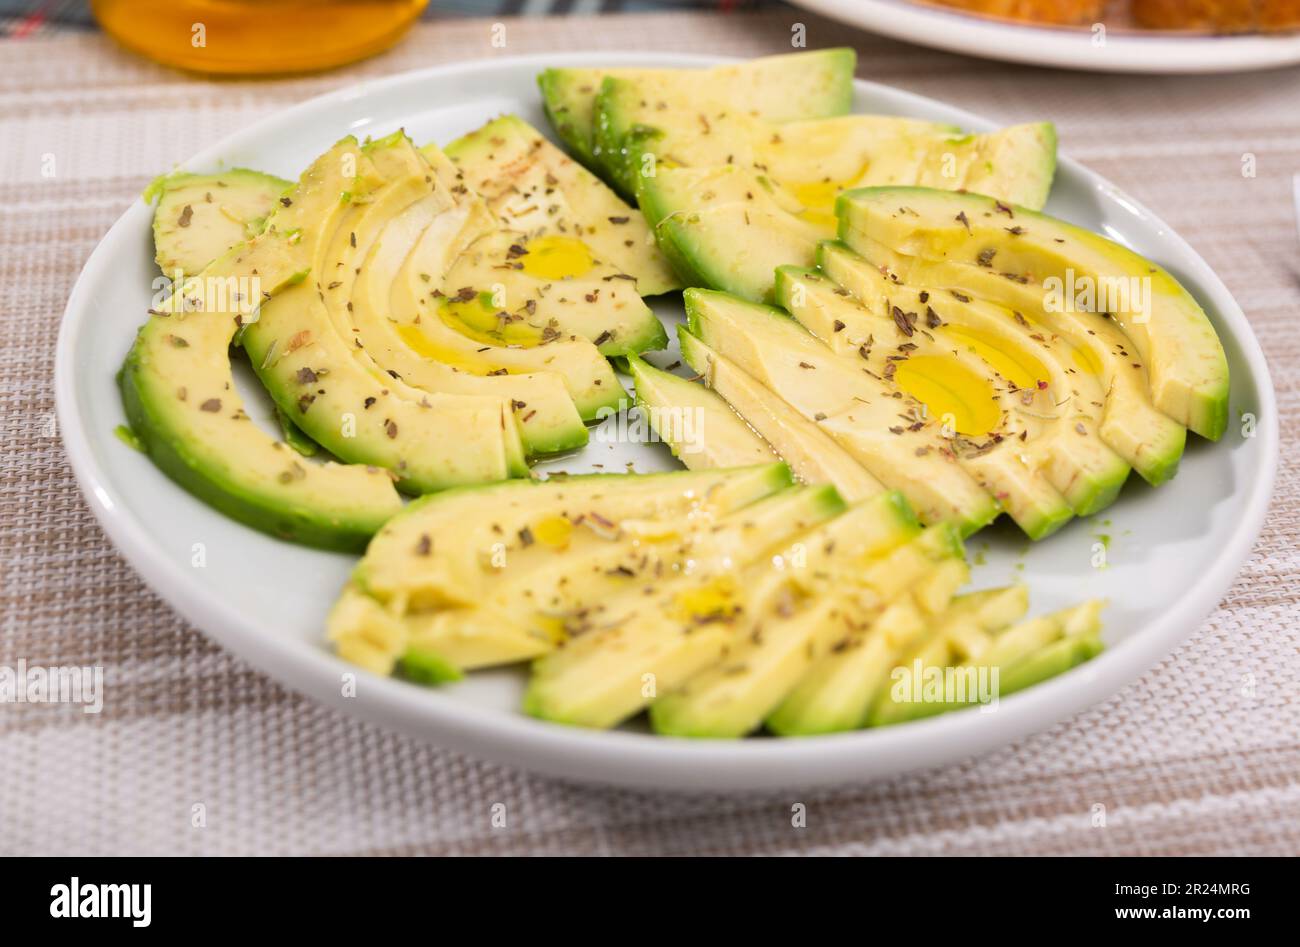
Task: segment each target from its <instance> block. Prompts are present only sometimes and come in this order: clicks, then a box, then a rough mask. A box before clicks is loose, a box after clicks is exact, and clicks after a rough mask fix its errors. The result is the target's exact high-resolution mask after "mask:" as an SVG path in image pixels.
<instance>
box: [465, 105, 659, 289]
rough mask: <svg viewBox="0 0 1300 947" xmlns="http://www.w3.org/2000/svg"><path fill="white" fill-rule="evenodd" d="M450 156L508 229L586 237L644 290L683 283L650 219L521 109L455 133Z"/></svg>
mask: <svg viewBox="0 0 1300 947" xmlns="http://www.w3.org/2000/svg"><path fill="white" fill-rule="evenodd" d="M446 154H447V157H448V158H450V159H451V160H452V161H453V162H454V163H455V165H456V167H457V169H458V170H459V171H460V172H461V174H462V175H463V176H464V183H465V185H466V186H468V187H469V188H470V189H471V190H473V191H475V192H477V193H478V194H480V195H481V196H482V197H483V199H484V200H485V201H487V204H488V207H489V208H490V209H491V210H492V212H493V213H494V214H495V215H496V216H497V219H498V220H499V221H500V222H501V223H502V224H503V225H504V226H506V227H509V228H511V229H514V230H525V231H527V232H528V233H529V234H530V235H532V237H533V239H538V238H542V237H546V236H548V235H553V234H555V233H560V234H575V235H581V240H582V242H583V243H585V244H586V245H587V246H588V247H590V248H591V251H592V254H593V255H594V256H595V257H597V258H598V259H600V260H604V261H606V262H608V263H611V264H613V265H614V266H615V267H617V268H618V269H619V270H620V271H621V272H623V273H624V274H626V275H627V276H630V277H631V278H632V279H633V280H634V281H635V286H636V291H637V292H638V293H640V294H641V295H642V296H657V295H659V294H660V293H666V292H670V291H672V290H675V289H681V282H680V281H679V280H678V279H677V276H676V274H675V273H673V271H672V268H671V267H670V266H669V265H668V261H667V260H666V259H664V256H663V254H662V253H660V252H659V248H658V247H657V246H656V245H655V240H654V235H653V234H652V233H651V232H650V228H649V226H648V225H647V224H646V221H645V217H644V216H643V215H642V214H641V211H639V210H637V209H636V208H635V207H629V206H628V205H627V204H626V203H624V202H623V200H622V199H621V198H620V197H619V196H618V195H617V194H615V193H614V192H613V191H611V190H610V189H609V188H608V187H606V186H605V184H604V182H602V181H601V180H600V179H599V178H597V177H596V176H595V175H593V174H592V173H591V172H590V171H588V170H587V169H586V168H584V167H582V166H581V165H579V164H577V163H576V162H574V161H573V159H572V158H570V157H568V155H566V154H564V152H562V151H561V150H560V149H559V148H556V147H555V146H554V145H552V144H551V143H550V142H549V141H547V140H546V138H545V137H543V135H542V133H541V132H539V131H538V130H537V129H535V128H533V127H532V126H531V125H529V124H528V123H527V122H525V121H524V120H523V119H522V118H520V117H519V116H517V115H503V116H502V117H500V118H498V119H495V120H493V121H491V122H488V123H487V124H486V125H484V126H483V127H482V128H480V129H478V130H477V131H472V132H470V133H469V134H468V135H465V136H463V137H461V138H458V139H456V140H455V141H453V142H452V143H451V144H450V145H448V146H447V150H446Z"/></svg>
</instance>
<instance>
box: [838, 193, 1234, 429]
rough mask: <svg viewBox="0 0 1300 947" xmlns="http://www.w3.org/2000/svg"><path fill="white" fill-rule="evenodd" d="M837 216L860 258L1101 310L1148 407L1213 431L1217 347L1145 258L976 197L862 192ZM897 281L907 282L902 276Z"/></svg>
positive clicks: (1017, 303) (996, 298) (1209, 329)
mask: <svg viewBox="0 0 1300 947" xmlns="http://www.w3.org/2000/svg"><path fill="white" fill-rule="evenodd" d="M837 213H838V216H839V218H840V233H839V236H840V238H841V239H842V240H844V242H845V243H847V244H848V245H849V246H850V247H852V248H853V249H854V250H857V251H858V252H859V253H862V254H863V255H864V256H866V257H868V258H869V259H870V258H871V252H870V251H871V248H873V247H875V246H877V245H878V246H882V247H884V248H885V249H887V250H891V251H893V252H895V253H897V254H898V255H900V256H902V257H904V258H906V259H908V260H916V261H917V262H918V263H920V264H922V265H928V264H931V263H936V262H937V263H951V264H953V265H954V266H956V267H957V269H958V270H959V271H960V273H961V276H962V277H963V286H964V287H965V288H966V289H968V290H969V292H970V293H971V294H973V295H975V296H979V297H982V298H985V299H987V300H989V301H990V302H995V303H998V304H1000V305H1004V306H1006V307H1008V308H1010V309H1015V310H1022V311H1023V310H1029V311H1036V310H1038V309H1040V308H1047V307H1046V306H1045V301H1046V300H1048V299H1049V298H1050V299H1052V300H1053V302H1052V303H1051V306H1052V307H1057V303H1059V304H1060V307H1059V308H1063V309H1065V308H1067V307H1070V308H1075V307H1077V308H1083V309H1091V308H1095V307H1097V306H1098V305H1099V304H1100V303H1103V302H1104V303H1105V305H1104V307H1103V308H1104V309H1105V310H1107V314H1108V315H1109V316H1110V319H1111V321H1113V322H1114V323H1115V325H1116V326H1117V327H1118V328H1119V329H1120V331H1121V332H1123V334H1124V335H1125V336H1126V337H1127V339H1128V342H1129V343H1130V344H1131V347H1132V349H1133V353H1132V357H1130V358H1128V361H1129V362H1130V365H1131V367H1130V368H1129V369H1128V370H1129V371H1130V372H1133V371H1140V370H1142V369H1145V370H1146V372H1147V376H1148V382H1149V385H1150V393H1151V401H1152V403H1153V404H1154V405H1155V406H1156V407H1157V408H1158V409H1160V410H1161V411H1162V412H1164V413H1165V414H1167V415H1168V416H1169V417H1171V418H1172V419H1173V420H1175V421H1177V422H1179V423H1180V424H1182V425H1184V426H1185V427H1188V428H1190V429H1191V430H1193V431H1195V432H1196V433H1197V434H1200V435H1201V436H1202V437H1206V438H1209V439H1210V440H1217V439H1218V438H1219V437H1220V436H1221V435H1222V434H1223V431H1224V429H1225V427H1226V426H1227V419H1228V363H1227V359H1226V357H1225V355H1224V353H1223V347H1222V345H1221V344H1220V343H1219V338H1218V336H1217V335H1216V334H1215V331H1214V326H1213V324H1212V323H1211V322H1210V320H1209V318H1208V317H1207V316H1206V314H1205V312H1204V310H1202V309H1201V307H1200V305H1199V304H1198V303H1197V302H1196V300H1195V299H1194V298H1193V297H1192V295H1191V294H1190V293H1189V292H1188V291H1187V290H1186V289H1184V288H1183V286H1182V285H1181V284H1180V283H1179V282H1178V281H1177V280H1176V279H1175V278H1174V277H1173V276H1172V275H1170V274H1169V273H1168V272H1166V271H1165V270H1163V269H1161V268H1160V267H1159V266H1157V265H1155V264H1154V263H1152V262H1151V261H1150V260H1147V259H1145V258H1143V257H1141V256H1139V255H1138V254H1136V253H1134V252H1133V251H1131V250H1129V249H1127V248H1125V247H1122V246H1120V245H1119V244H1117V243H1113V242H1111V241H1110V240H1107V239H1106V238H1105V237H1101V236H1099V235H1097V234H1094V233H1091V232H1089V231H1087V230H1084V229H1082V228H1080V227H1076V226H1074V225H1072V224H1068V223H1066V222H1064V221H1061V220H1057V219H1055V218H1053V217H1048V216H1047V215H1045V214H1039V213H1036V212H1034V211H1031V210H1027V209H1025V208H1021V207H1012V206H1010V205H1006V204H1000V203H999V202H998V201H995V200H991V199H989V198H984V197H980V196H978V195H975V194H953V193H949V192H946V191H935V190H931V189H928V188H865V189H862V190H858V191H851V192H848V193H846V194H844V195H842V196H841V197H840V199H839V204H838V209H837ZM864 247H865V248H866V249H864ZM897 275H898V276H899V278H901V279H902V280H903V281H904V282H910V283H915V282H917V281H916V280H915V279H913V278H912V277H911V276H910V274H909V273H908V272H903V271H898V273H897ZM1085 292H1087V293H1091V294H1092V299H1091V301H1089V300H1088V299H1087V298H1085V297H1084V294H1085ZM1148 293H1149V297H1150V298H1149V300H1148V299H1146V296H1147V295H1148ZM1067 296H1068V297H1069V298H1068V299H1067ZM1098 296H1105V297H1106V299H1105V300H1100V299H1098V298H1097V297H1098ZM1080 299H1082V300H1083V302H1082V304H1080ZM1134 366H1135V367H1134Z"/></svg>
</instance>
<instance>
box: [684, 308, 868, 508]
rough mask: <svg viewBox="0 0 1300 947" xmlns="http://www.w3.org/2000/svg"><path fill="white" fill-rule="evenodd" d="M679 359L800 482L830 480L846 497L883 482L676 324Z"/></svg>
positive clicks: (851, 498)
mask: <svg viewBox="0 0 1300 947" xmlns="http://www.w3.org/2000/svg"><path fill="white" fill-rule="evenodd" d="M677 338H678V340H679V342H680V344H681V351H682V359H683V360H684V361H685V362H686V364H687V365H689V366H690V367H691V368H693V369H694V370H695V371H696V373H697V374H699V375H700V376H701V378H702V379H703V381H704V383H705V384H706V385H708V386H709V387H710V388H712V389H713V390H714V391H716V392H717V393H718V394H719V395H721V396H722V397H723V398H724V399H725V400H726V401H727V403H728V404H730V405H731V407H732V408H733V409H734V410H735V411H736V413H737V414H739V415H740V416H741V417H742V418H744V419H745V421H746V422H747V423H748V424H749V426H750V427H752V428H753V429H754V430H755V431H756V432H757V433H758V434H759V436H761V437H762V438H763V439H764V440H766V441H767V442H768V443H769V444H771V445H772V446H773V447H774V448H775V449H776V452H777V453H778V454H780V456H781V459H782V460H784V461H785V462H786V463H787V464H789V465H790V469H791V470H792V471H793V472H794V475H795V476H796V477H798V478H799V480H801V481H802V482H803V483H809V484H818V483H829V484H831V485H832V486H833V487H835V489H836V490H838V491H839V492H840V496H842V497H844V499H845V500H848V501H849V502H850V503H853V502H856V501H858V500H865V499H867V498H868V497H872V496H876V495H877V494H879V493H883V492H884V490H885V488H884V486H883V485H882V484H881V482H880V481H879V480H877V479H876V478H875V477H873V476H872V475H871V474H869V473H868V472H867V469H866V468H865V467H863V466H862V465H861V464H860V463H858V462H857V461H856V460H854V459H853V456H852V455H851V454H850V453H849V452H848V451H846V450H845V449H844V448H843V447H841V446H840V445H839V444H837V443H835V440H834V439H833V438H832V437H830V436H829V435H828V434H826V433H825V432H824V431H822V430H821V429H820V428H819V427H818V426H817V424H816V423H815V422H812V421H809V420H808V419H807V418H805V417H804V416H803V415H801V414H800V413H799V412H798V411H796V410H795V409H794V408H792V407H791V406H790V405H789V404H787V403H786V402H785V401H783V400H781V398H780V397H778V396H777V395H775V394H773V393H772V392H771V391H769V390H768V389H767V388H765V387H764V386H763V385H762V384H760V383H759V382H757V381H755V380H754V379H753V378H751V377H750V376H749V375H747V374H746V373H745V372H744V371H742V370H741V369H740V368H738V367H737V366H736V364H735V363H734V362H732V361H730V360H729V359H725V358H723V357H722V356H721V355H718V354H717V353H716V352H714V351H713V350H712V349H710V348H709V347H708V346H707V345H705V344H704V343H703V342H701V341H700V340H699V339H697V338H696V337H695V336H693V335H691V334H690V332H688V331H687V328H686V326H684V325H679V326H678V327H677Z"/></svg>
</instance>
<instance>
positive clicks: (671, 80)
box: [543, 49, 857, 197]
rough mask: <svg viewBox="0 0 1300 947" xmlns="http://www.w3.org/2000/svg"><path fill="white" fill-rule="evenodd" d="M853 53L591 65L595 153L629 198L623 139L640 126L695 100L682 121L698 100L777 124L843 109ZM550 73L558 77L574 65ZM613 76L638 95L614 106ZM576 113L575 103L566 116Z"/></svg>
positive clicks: (848, 101) (628, 160) (631, 169)
mask: <svg viewBox="0 0 1300 947" xmlns="http://www.w3.org/2000/svg"><path fill="white" fill-rule="evenodd" d="M856 59H857V57H856V54H855V53H854V52H853V50H851V49H825V50H818V51H816V52H801V53H790V54H786V55H782V56H767V57H764V58H761V59H752V60H750V61H748V62H744V63H738V64H736V65H727V66H717V67H714V68H712V69H704V70H693V69H662V70H628V71H621V70H605V71H600V70H586V72H587V73H588V77H589V79H591V80H596V79H599V80H600V85H599V92H598V93H596V94H595V96H594V97H595V99H596V101H595V103H594V105H592V106H590V109H591V112H590V114H591V115H592V117H591V119H590V121H591V123H592V129H591V132H590V134H591V136H592V141H593V144H592V147H591V156H592V158H593V159H594V160H595V161H596V162H598V163H599V165H600V168H601V169H602V171H603V173H604V174H605V176H606V177H608V179H609V180H610V182H611V183H612V184H613V185H614V186H615V187H616V188H618V189H620V190H621V191H622V193H623V194H624V195H625V196H627V197H631V196H632V194H633V193H634V192H635V190H636V184H635V180H634V178H635V176H636V172H637V168H636V167H635V166H634V164H633V162H634V161H635V159H636V155H635V154H631V153H629V151H628V149H627V147H626V143H625V139H626V137H627V135H628V133H629V132H631V131H633V130H634V129H636V128H637V127H639V126H642V125H653V124H655V123H657V122H661V121H664V120H665V117H666V113H668V112H670V111H676V106H677V105H678V104H679V103H682V102H683V101H685V102H688V103H690V104H691V105H692V106H693V108H692V109H691V111H690V112H689V114H688V115H685V116H684V117H683V119H682V120H684V121H689V122H695V121H697V117H696V114H695V113H696V109H697V107H698V106H697V103H700V102H701V101H703V102H709V103H714V107H715V108H718V107H726V108H728V109H731V110H734V111H737V112H744V113H746V114H750V115H754V116H756V117H758V118H761V119H764V120H766V121H769V122H776V123H783V122H790V121H795V120H797V119H809V118H821V117H826V116H830V115H843V114H844V113H845V112H847V111H848V110H849V107H850V106H851V105H852V101H853V71H854V67H855V65H856ZM549 72H550V73H551V75H552V76H554V74H555V73H557V72H561V73H562V72H571V73H572V72H577V70H572V71H568V70H550V71H549ZM611 80H612V81H614V82H617V81H624V80H627V81H634V82H635V83H636V88H637V92H638V95H637V97H636V98H633V99H630V100H624V101H623V102H621V103H620V106H621V107H619V108H617V109H609V108H607V107H605V96H606V93H607V91H608V90H609V83H610V81H611ZM554 83H555V79H554V78H552V79H551V80H550V83H548V82H546V81H544V82H543V96H546V94H547V88H546V87H547V85H548V84H554ZM592 87H593V89H594V88H595V84H594V82H593V83H592ZM704 107H705V108H707V106H704ZM548 109H549V103H548ZM577 112H578V109H577V108H573V107H571V110H570V112H569V115H568V116H567V117H568V118H569V120H572V118H573V116H574V115H575V114H576V113H577ZM557 127H558V126H557ZM561 134H563V132H561Z"/></svg>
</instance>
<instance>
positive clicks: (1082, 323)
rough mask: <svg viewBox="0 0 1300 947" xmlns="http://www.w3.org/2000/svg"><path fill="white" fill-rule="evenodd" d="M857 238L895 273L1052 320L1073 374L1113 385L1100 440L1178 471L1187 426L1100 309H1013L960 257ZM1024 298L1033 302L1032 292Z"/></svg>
mask: <svg viewBox="0 0 1300 947" xmlns="http://www.w3.org/2000/svg"><path fill="white" fill-rule="evenodd" d="M856 243H857V247H856V250H857V252H859V253H861V254H862V256H863V258H864V259H865V260H866V261H867V262H868V264H869V265H871V266H875V267H877V268H883V270H884V271H886V272H887V273H888V274H889V278H890V279H891V281H892V280H895V279H896V280H898V281H899V282H900V283H903V282H906V283H907V285H908V286H910V287H912V288H913V289H917V290H920V289H922V288H924V289H926V290H928V291H929V292H931V293H939V294H940V297H941V298H942V297H943V296H947V297H948V298H949V299H952V300H953V301H954V303H962V302H963V299H966V300H970V303H971V304H972V305H973V306H975V307H976V308H982V307H985V306H994V307H995V308H997V309H999V310H1002V311H1007V312H1012V318H1013V319H1014V313H1015V312H1019V313H1021V315H1022V317H1024V318H1025V319H1026V321H1027V322H1029V323H1030V325H1031V326H1042V327H1045V328H1046V330H1047V333H1050V338H1051V339H1052V341H1053V342H1055V341H1056V340H1058V339H1059V340H1065V341H1067V342H1068V344H1069V345H1070V347H1071V348H1072V349H1073V350H1074V355H1073V356H1072V357H1071V361H1073V362H1074V368H1075V369H1076V371H1075V373H1074V374H1073V375H1071V378H1072V379H1075V380H1079V377H1080V376H1089V375H1090V376H1094V377H1095V378H1096V379H1097V381H1098V382H1099V383H1100V386H1101V388H1102V389H1103V390H1104V391H1105V392H1106V397H1105V398H1104V399H1102V400H1103V403H1104V407H1103V408H1102V413H1101V418H1100V421H1099V422H1098V424H1097V432H1098V435H1099V437H1100V439H1101V441H1102V442H1103V443H1104V444H1106V445H1107V446H1109V447H1110V448H1111V449H1112V450H1113V451H1114V452H1115V453H1116V454H1118V455H1119V456H1120V457H1121V458H1123V460H1124V461H1125V462H1126V463H1128V464H1130V465H1131V466H1132V468H1133V469H1134V470H1136V471H1137V472H1138V474H1139V475H1140V476H1141V477H1142V479H1144V480H1146V481H1147V482H1148V483H1150V484H1151V485H1152V486H1159V485H1160V484H1162V483H1165V482H1166V481H1168V480H1170V479H1171V478H1172V477H1173V476H1174V475H1175V474H1176V473H1177V472H1178V463H1179V461H1180V460H1181V458H1182V454H1183V448H1184V446H1185V444H1186V440H1187V429H1186V428H1185V427H1183V426H1182V425H1181V424H1179V423H1178V422H1177V421H1175V420H1174V419H1173V418H1171V417H1169V416H1168V415H1166V414H1164V413H1163V412H1161V411H1158V410H1157V409H1156V407H1155V406H1154V405H1153V404H1152V403H1151V394H1150V389H1149V387H1148V385H1147V376H1146V370H1145V369H1144V368H1142V367H1141V366H1140V364H1137V363H1134V362H1133V361H1132V358H1131V356H1130V355H1129V354H1128V349H1129V348H1130V343H1129V341H1128V339H1127V337H1126V336H1125V335H1124V334H1123V333H1122V332H1121V331H1120V330H1119V328H1118V327H1117V326H1116V325H1115V324H1114V323H1113V322H1112V321H1111V320H1109V319H1106V318H1104V317H1102V316H1100V315H1098V314H1096V313H1053V312H1048V311H1047V310H1046V309H1044V308H1043V307H1042V302H1041V300H1040V301H1038V302H1037V303H1036V304H1035V306H1036V308H1035V307H1032V306H1029V305H1026V306H1024V308H1023V309H1016V310H1014V311H1013V310H1010V309H1006V308H1004V307H1003V306H1001V305H998V304H994V303H988V302H986V301H984V300H983V299H980V298H978V297H977V296H976V295H975V291H974V290H972V289H971V288H970V287H971V283H972V279H971V277H970V276H969V274H967V273H964V272H963V269H964V268H963V267H960V266H958V265H957V264H954V263H922V262H917V261H915V260H913V259H912V258H909V257H905V256H902V255H901V254H897V253H894V252H893V251H891V250H889V249H888V248H887V247H885V246H883V245H882V244H879V243H876V242H875V241H872V240H870V239H868V238H858V239H857V240H856ZM1019 301H1020V302H1023V303H1026V304H1027V303H1032V302H1034V301H1033V300H1032V299H1029V298H1024V299H1021V300H1019ZM963 305H964V304H963ZM949 314H951V313H945V315H949ZM1047 333H1044V335H1047Z"/></svg>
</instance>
